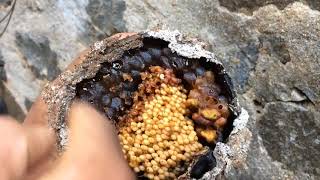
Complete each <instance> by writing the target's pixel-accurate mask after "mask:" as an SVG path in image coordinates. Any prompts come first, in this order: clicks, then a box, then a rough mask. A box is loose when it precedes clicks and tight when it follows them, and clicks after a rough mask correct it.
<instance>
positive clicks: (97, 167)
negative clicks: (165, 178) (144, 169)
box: [58, 102, 133, 179]
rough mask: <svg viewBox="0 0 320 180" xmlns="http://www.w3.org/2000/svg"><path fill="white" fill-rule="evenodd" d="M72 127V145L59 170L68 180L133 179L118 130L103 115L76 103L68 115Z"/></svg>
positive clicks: (70, 136) (85, 105)
mask: <svg viewBox="0 0 320 180" xmlns="http://www.w3.org/2000/svg"><path fill="white" fill-rule="evenodd" d="M68 127H69V143H68V146H67V149H66V152H65V153H64V155H63V157H62V161H61V163H60V165H61V166H60V168H59V169H60V170H58V171H60V173H61V172H63V173H61V174H63V177H64V178H65V177H69V178H70V179H106V178H107V177H108V179H133V178H132V177H133V176H132V172H131V170H130V168H129V167H128V165H127V163H126V161H125V159H124V157H123V154H122V151H121V147H120V144H119V142H118V137H117V133H116V131H115V128H114V126H113V125H112V124H111V122H110V121H108V120H107V119H105V118H104V116H103V115H101V114H100V113H98V112H97V111H96V110H95V109H93V108H92V107H90V106H89V105H87V104H84V103H81V102H76V103H74V104H73V106H72V108H71V111H70V113H69V116H68ZM61 167H62V168H61ZM66 169H68V170H66ZM66 171H67V172H66ZM66 173H67V174H66Z"/></svg>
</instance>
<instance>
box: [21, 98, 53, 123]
mask: <svg viewBox="0 0 320 180" xmlns="http://www.w3.org/2000/svg"><path fill="white" fill-rule="evenodd" d="M24 124H27V125H29V124H41V125H45V126H48V106H47V105H46V103H45V102H44V101H43V99H42V98H41V97H38V98H37V100H36V101H35V102H34V103H33V104H32V107H31V109H30V110H29V112H28V114H27V116H26V118H25V120H24Z"/></svg>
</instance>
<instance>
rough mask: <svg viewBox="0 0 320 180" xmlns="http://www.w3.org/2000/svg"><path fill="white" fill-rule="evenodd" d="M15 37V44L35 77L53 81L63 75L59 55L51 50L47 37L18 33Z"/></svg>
mask: <svg viewBox="0 0 320 180" xmlns="http://www.w3.org/2000/svg"><path fill="white" fill-rule="evenodd" d="M15 37H16V40H15V43H16V45H17V47H18V48H19V50H20V52H21V53H22V55H23V57H24V59H25V61H26V62H25V63H26V64H27V66H29V69H30V70H31V71H32V73H33V74H34V76H35V77H37V78H38V79H48V80H50V81H51V80H53V79H55V78H56V76H57V75H59V74H60V73H61V71H60V69H59V67H58V66H57V64H58V63H57V54H56V53H55V52H54V51H52V50H51V48H50V42H49V40H48V38H47V37H45V36H42V35H36V34H31V33H28V34H27V33H23V34H22V33H18V32H17V33H16V35H15Z"/></svg>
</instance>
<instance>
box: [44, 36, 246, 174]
mask: <svg viewBox="0 0 320 180" xmlns="http://www.w3.org/2000/svg"><path fill="white" fill-rule="evenodd" d="M75 64H76V65H75V66H72V67H70V68H69V69H68V70H66V71H65V72H64V73H62V74H61V75H60V76H59V77H58V78H57V79H56V80H55V81H54V82H52V83H51V84H49V85H48V86H47V87H46V89H45V90H44V92H43V94H42V96H43V98H44V100H45V101H46V103H47V104H48V108H49V122H50V124H51V126H52V127H53V128H54V129H55V130H56V132H57V137H58V145H59V147H60V148H61V149H63V147H64V145H65V143H67V127H66V125H65V123H64V118H65V115H66V113H67V112H68V109H69V107H70V105H71V102H72V100H73V99H74V98H80V99H82V100H85V101H87V102H89V103H91V104H93V105H94V106H95V107H96V108H97V109H98V110H99V111H101V112H103V113H104V114H105V116H106V117H107V118H108V119H109V120H111V121H113V122H114V124H115V126H116V127H117V129H118V131H119V139H120V142H121V144H122V147H123V152H124V156H125V157H126V159H127V160H128V164H129V166H130V167H132V169H133V170H134V171H135V172H136V174H137V177H138V178H141V179H143V178H147V179H176V178H180V179H190V178H204V179H207V178H214V177H217V176H219V174H220V173H221V172H222V171H223V170H225V169H226V168H228V166H229V164H230V165H231V164H232V163H231V162H232V158H233V156H234V155H235V154H232V147H233V146H232V145H231V146H229V145H228V144H226V143H228V141H229V140H231V141H232V140H233V139H234V138H232V137H233V136H237V134H241V133H243V132H247V130H246V127H245V126H246V122H247V119H248V115H247V113H246V111H245V110H241V109H240V107H239V105H238V102H237V99H236V94H235V92H234V89H233V86H232V84H231V80H230V77H229V76H228V75H227V73H226V72H225V70H224V68H223V66H222V64H221V63H220V62H219V61H218V60H217V59H216V57H215V56H214V55H213V54H212V53H210V52H208V51H205V50H203V49H202V45H201V44H199V43H198V42H197V41H195V40H185V39H184V38H183V37H182V36H181V35H180V34H179V33H178V32H176V31H175V32H169V31H158V32H154V31H148V32H143V33H141V34H135V33H133V34H119V35H115V36H113V37H110V38H108V39H106V40H103V41H101V42H98V43H96V44H95V45H94V46H93V47H92V48H91V51H89V52H87V53H86V54H85V55H84V56H81V57H80V58H79V59H78V60H77V63H75ZM237 143H241V148H242V150H245V149H246V147H247V146H246V143H245V142H243V141H242V140H241V141H238V142H236V143H235V144H237ZM247 143H248V142H247ZM237 145H239V144H237ZM244 147H245V148H244ZM235 148H240V147H239V146H236V147H235ZM241 155H244V156H245V151H243V154H241ZM241 158H242V156H241Z"/></svg>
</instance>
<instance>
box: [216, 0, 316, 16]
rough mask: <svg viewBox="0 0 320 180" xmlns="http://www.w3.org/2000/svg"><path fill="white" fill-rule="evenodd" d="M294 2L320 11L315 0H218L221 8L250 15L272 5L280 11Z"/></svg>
mask: <svg viewBox="0 0 320 180" xmlns="http://www.w3.org/2000/svg"><path fill="white" fill-rule="evenodd" d="M296 1H297V2H303V3H305V4H306V5H309V6H310V7H311V8H313V9H318V10H319V9H320V3H319V1H317V0H281V1H278V0H269V1H266V0H219V2H220V4H221V6H224V7H226V8H228V9H229V10H230V11H237V12H243V13H248V14H252V12H253V11H255V10H257V9H259V8H260V7H263V6H266V5H269V4H274V5H276V6H277V7H278V8H279V9H281V10H282V9H284V8H285V7H286V6H287V5H289V4H291V3H293V2H296Z"/></svg>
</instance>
